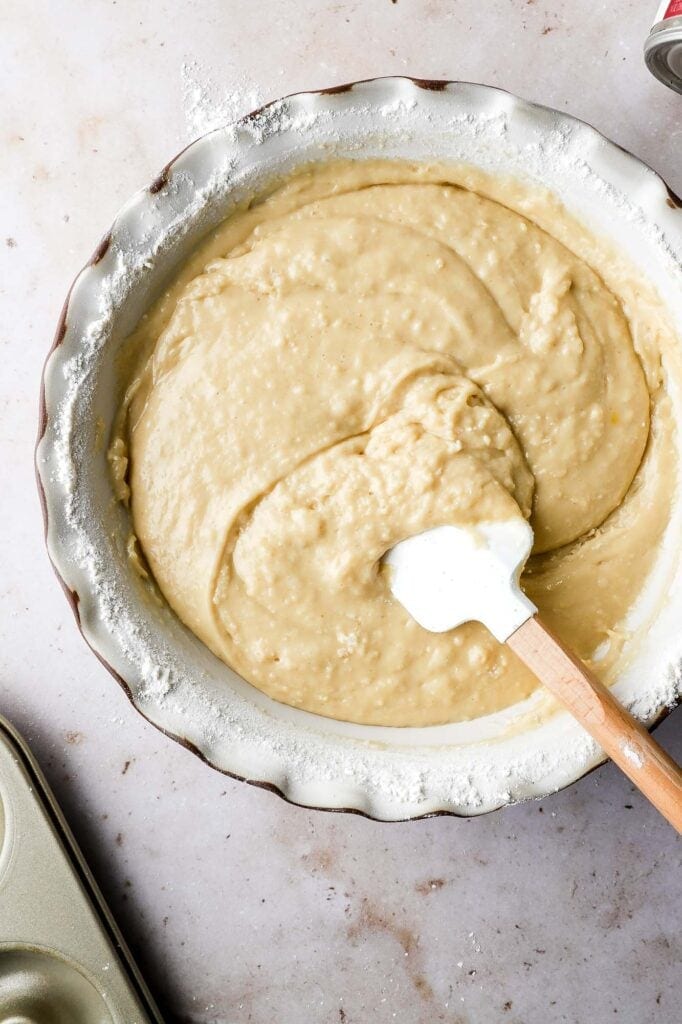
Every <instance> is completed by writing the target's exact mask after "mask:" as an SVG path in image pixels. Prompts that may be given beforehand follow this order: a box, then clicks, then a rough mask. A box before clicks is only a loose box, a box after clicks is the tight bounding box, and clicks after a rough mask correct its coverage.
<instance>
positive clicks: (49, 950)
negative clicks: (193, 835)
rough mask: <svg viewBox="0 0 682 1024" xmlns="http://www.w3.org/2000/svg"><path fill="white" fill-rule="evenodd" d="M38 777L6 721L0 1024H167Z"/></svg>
mask: <svg viewBox="0 0 682 1024" xmlns="http://www.w3.org/2000/svg"><path fill="white" fill-rule="evenodd" d="M161 1021H162V1018H161V1016H160V1014H159V1012H158V1010H157V1009H156V1007H155V1006H154V1002H153V1000H152V997H151V995H150V993H149V991H148V990H147V988H146V986H145V984H144V981H143V980H142V978H141V976H140V973H139V971H138V969H137V967H136V966H135V964H134V962H133V959H132V957H131V955H130V952H129V950H128V949H127V947H126V945H125V942H124V940H123V937H122V936H121V933H120V932H119V930H118V928H117V927H116V924H115V923H114V920H113V918H112V916H111V914H110V912H109V910H108V908H107V906H106V904H105V902H104V899H103V898H102V894H101V893H100V891H99V889H98V888H97V884H96V882H95V880H94V878H93V877H92V875H91V873H90V871H89V869H88V867H87V865H86V863H85V861H84V860H83V857H82V855H81V853H80V851H79V850H78V847H77V846H76V843H75V840H74V838H73V836H72V834H71V832H70V830H69V827H68V825H67V824H66V821H65V820H64V817H63V815H62V813H61V811H60V810H59V807H58V806H57V804H56V802H55V799H54V797H53V795H52V793H51V792H50V790H49V788H48V785H47V783H46V781H45V778H44V776H43V775H42V772H41V771H40V768H39V767H38V765H37V764H36V761H35V759H34V758H33V757H32V755H31V754H30V752H29V750H28V749H27V747H26V745H25V743H24V742H23V740H22V739H21V737H20V736H19V735H18V734H17V733H16V732H15V730H14V729H13V728H12V726H11V725H10V724H9V722H7V721H6V720H5V719H3V718H2V717H0V1024H152V1022H155V1024H161Z"/></svg>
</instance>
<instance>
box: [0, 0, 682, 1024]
mask: <svg viewBox="0 0 682 1024" xmlns="http://www.w3.org/2000/svg"><path fill="white" fill-rule="evenodd" d="M655 8H656V0H619V2H618V3H615V2H608V3H607V2H599V0H565V2H560V0H486V2H481V0H397V2H392V0H355V2H352V0H347V2H343V0H336V2H331V0H270V2H267V0H195V2H191V0H175V2H165V3H164V2H160V0H156V2H153V3H152V2H150V0H135V2H133V0H118V2H117V0H111V2H108V0H96V2H94V3H93V2H91V0H58V2H55V0H33V2H31V3H30V4H26V3H24V2H20V0H4V3H3V27H2V32H1V33H0V76H1V78H2V92H1V95H2V99H1V100H0V104H1V107H0V109H1V111H2V116H1V117H0V140H1V145H0V163H1V165H2V183H3V188H2V194H1V197H0V208H1V210H2V228H1V231H0V308H1V310H2V313H1V315H0V346H1V352H2V372H1V374H0V392H1V402H2V405H1V413H0V415H1V416H2V425H1V427H0V460H1V465H2V487H1V488H0V507H1V509H2V513H1V514H2V520H1V528H0V559H1V561H0V709H1V710H2V711H3V712H4V713H5V714H6V715H7V716H8V717H9V718H10V719H11V720H12V721H13V722H14V723H15V724H16V725H17V726H18V727H19V728H20V729H21V730H23V732H24V734H25V735H26V737H27V738H28V739H29V740H30V742H31V744H32V745H33V748H34V750H35V752H36V754H37V756H38V757H39V759H40V761H41V763H42V765H43V767H44V769H45V771H46V772H47V775H48V777H49V779H50V782H51V783H52V785H53V786H54V789H55V790H56V793H57V795H58V797H59V799H60V800H61V802H62V804H63V807H64V810H65V812H66V814H67V816H68V818H69V821H70V822H71V824H72V826H73V829H74V831H75V833H76V835H77V837H78V839H79V840H80V842H81V843H82V846H83V849H84V851H85V853H86V856H87V857H88V859H89V861H90V863H91V865H92V867H93V869H94V871H95V874H96V876H97V878H98V880H99V882H100V884H101V886H102V888H103V890H104V891H105V893H106V895H107V897H108V899H109V900H110V902H111V905H112V908H113V910H114V912H115V914H116V916H117V918H118V920H119V922H120V924H121V926H122V928H123V930H124V932H125V934H126V936H127V937H128V939H129V941H130V944H131V946H132V948H133V950H134V951H135V953H136V955H137V957H138V958H139V961H140V964H141V966H142V968H143V970H144V972H145V974H146V976H147V977H148V979H149V982H150V984H151V985H152V987H153V989H154V991H155V993H156V994H157V995H158V997H159V1000H160V1002H161V1003H162V1004H163V1006H164V1007H165V1008H166V1010H167V1016H168V1019H169V1020H171V1021H172V1020H175V1021H187V1022H191V1024H217V1022H220V1024H243V1022H246V1021H253V1022H255V1024H265V1022H272V1021H275V1022H277V1024H313V1022H321V1024H366V1022H369V1021H372V1022H373V1024H387V1022H391V1021H394V1020H397V1021H400V1022H401V1024H431V1022H434V1021H446V1022H451V1024H455V1022H457V1024H488V1022H491V1024H492V1022H499V1021H503V1022H507V1021H508V1022H510V1024H511V1022H515V1024H548V1022H549V1024H552V1022H555V1021H557V1022H558V1021H566V1022H571V1024H586V1022H588V1021H590V1022H591V1021H594V1022H596V1024H603V1022H606V1021H611V1020H616V1021H620V1022H622V1024H648V1022H657V1024H668V1022H673V1021H677V1020H679V1019H680V1009H679V1007H680V1000H681V999H682V986H681V983H680V971H679V967H680V928H679V920H680V897H681V895H682V872H681V871H680V853H681V849H682V848H681V846H680V844H679V841H677V840H676V839H675V837H674V835H673V834H672V831H671V829H670V828H668V827H667V826H666V825H665V823H664V822H663V821H662V820H660V819H659V818H658V816H657V815H656V813H655V812H654V811H653V810H652V809H651V808H650V807H649V806H647V805H646V804H645V803H644V801H643V800H642V799H641V798H640V797H639V796H638V794H636V793H633V792H632V789H631V787H630V786H629V784H628V783H627V782H626V781H625V780H624V778H622V777H621V776H620V775H619V774H618V773H617V772H616V771H615V770H614V769H613V768H612V767H610V766H609V767H605V768H602V769H601V770H599V771H597V772H596V773H594V774H592V775H590V776H589V777H588V778H587V779H584V780H583V781H582V782H580V783H578V784H577V785H576V786H574V787H573V788H571V789H570V790H568V791H566V792H564V793H561V794H558V795H557V796H555V797H553V798H552V799H548V800H545V801H544V802H543V803H541V804H529V805H525V806H521V807H516V808H512V809H510V810H507V811H505V812H503V813H496V814H493V815H491V816H488V817H486V818H482V819H478V820H473V821H460V820H456V819H447V818H441V819H433V820H429V821H425V822H420V823H413V824H409V823H408V824H399V825H382V824H376V823H373V822H371V821H365V820H363V819H361V818H358V817H351V816H334V815H325V814H321V813H313V812H308V811H305V810H301V809H298V808H295V807H290V806H287V805H286V804H285V803H283V802H282V801H281V800H279V799H278V798H277V797H275V796H273V795H271V794H269V793H267V792H262V791H260V790H257V789H253V788H251V787H249V786H246V785H243V784H239V783H236V782H232V781H230V780H229V779H226V778H223V777H221V776H220V775H218V774H217V773H216V772H214V771H212V770H211V769H209V768H207V767H206V766H204V765H203V764H202V763H201V762H200V761H199V760H197V759H196V758H195V757H193V756H192V755H191V754H190V753H188V752H187V751H185V750H184V749H182V748H181V747H180V746H178V745H176V744H175V743H173V742H171V741H170V740H166V739H165V738H164V737H163V736H162V735H161V734H160V733H158V732H157V731H156V730H154V729H153V728H152V727H151V726H149V725H147V724H146V723H145V722H144V721H143V720H142V719H141V718H140V717H139V716H138V715H137V713H136V712H135V711H134V710H133V709H132V708H131V706H130V705H129V704H128V701H127V700H126V698H125V696H124V694H123V692H122V691H121V690H120V689H119V688H118V687H117V686H116V684H115V683H114V682H113V680H112V679H111V678H110V677H109V676H108V674H107V673H106V672H105V671H104V669H103V668H102V667H101V666H100V665H99V663H98V662H97V661H96V660H95V659H94V657H93V656H92V655H91V654H90V653H89V652H88V650H87V649H86V647H85V645H84V644H83V642H82V640H81V639H80V637H79V635H78V633H77V631H76V629H75V626H74V623H73V620H72V617H71V612H70V610H69V608H68V606H67V604H66V601H65V600H64V598H63V596H62V594H61V592H60V590H59V588H58V585H57V583H56V581H55V579H54V577H53V575H52V572H51V569H50V567H49V565H48V562H47V558H46V556H45V553H44V550H43V543H42V524H41V518H40V511H39V506H38V500H37V496H36V489H35V485H34V479H33V467H32V449H33V443H34V437H35V432H36V423H37V395H38V381H39V376H40V370H41V366H42V362H43V359H44V356H45V353H46V350H47V348H48V346H49V343H50V339H51V335H52V332H53V329H54V325H55V323H56V320H57V317H58V314H59V308H60V305H61V302H62V300H63V298H64V295H65V293H66V290H67V288H68V285H69V283H70V281H71V279H72V277H73V276H74V275H75V273H76V272H77V270H78V269H79V268H80V266H81V265H82V264H83V262H84V261H85V259H86V258H87V256H88V255H89V254H90V252H91V251H92V250H93V248H94V246H95V244H96V242H97V240H98V238H99V237H100V235H101V234H102V233H103V231H104V230H105V229H106V228H107V226H108V224H109V222H110V221H111V219H112V217H113V216H114V214H115V212H116V210H117V208H118V207H119V205H121V204H122V203H123V201H124V200H126V199H127V197H128V196H129V195H130V193H131V192H133V191H134V190H135V189H137V188H140V187H141V186H143V185H145V184H146V183H147V182H148V181H149V180H150V179H151V178H152V176H153V175H154V174H155V173H156V171H157V170H158V169H159V168H160V167H161V165H162V164H164V163H165V162H166V160H167V159H168V158H169V157H170V156H172V155H173V154H174V153H175V152H176V151H177V150H178V149H180V148H181V147H182V146H183V145H184V144H185V142H186V141H188V140H189V138H191V137H192V136H193V135H195V134H197V133H198V132H199V131H201V130H203V129H204V128H206V127H210V124H211V122H212V120H214V119H215V118H217V119H218V120H220V119H221V118H225V117H229V116H232V115H236V114H240V113H242V112H244V111H246V110H247V109H249V108H251V107H253V106H255V105H257V104H258V103H259V102H261V101H263V100H266V99H271V98H274V97H276V96H278V95H281V94H283V93H286V92H291V91H294V90H297V89H315V88H318V87H322V86H326V85H331V84H334V83H337V82H345V81H348V80H352V79H356V78H365V77H369V76H373V75H377V74H396V73H397V74H400V73H408V74H414V75H417V76H422V77H449V78H462V79H469V80H473V81H481V82H487V83H491V84H494V85H499V86H503V87H505V88H507V89H510V90H512V91H514V92H517V93H519V94H521V95H522V96H525V97H527V98H529V99H533V100H537V101H539V102H541V103H545V104H548V105H550V106H555V107H558V108H559V109H565V110H568V111H570V112H571V113H573V114H576V115H578V116H579V117H582V118H585V119H586V120H588V121H591V122H592V123H593V124H595V125H596V126H597V127H598V128H600V129H601V130H602V131H604V132H605V133H606V134H608V135H610V136H611V137H612V138H613V139H615V140H616V141H617V142H619V143H621V144H622V145H624V146H625V147H627V148H629V149H631V150H633V151H634V152H635V153H637V154H638V155H640V156H642V157H643V158H645V159H646V160H648V161H649V162H650V163H651V164H653V166H654V167H655V168H656V169H657V170H659V171H660V172H662V173H663V174H664V175H665V176H666V177H667V178H668V180H669V183H670V184H671V186H672V187H673V188H674V189H676V190H677V191H682V160H681V159H680V157H681V155H682V154H681V140H682V132H681V128H682V97H680V96H677V95H675V94H673V93H672V92H669V91H667V90H666V89H665V88H664V87H663V86H661V85H659V84H658V83H657V82H656V81H655V80H654V79H653V78H651V77H650V75H649V74H648V72H647V71H646V69H645V67H644V64H643V62H642V59H641V48H642V44H643V42H644V38H645V36H646V34H647V31H648V23H649V21H650V20H651V18H652V17H653V14H654V11H655ZM681 715H682V713H678V714H676V715H673V716H672V717H671V718H669V719H668V720H667V721H666V723H665V724H664V725H663V726H662V727H661V729H660V731H659V733H658V735H659V737H660V739H661V741H662V742H663V743H664V744H666V745H667V746H668V747H669V749H671V750H673V751H675V752H676V754H677V756H678V758H680V757H682V742H681V739H680V722H681V721H682V717H681ZM1 912H2V911H1V908H0V913H1Z"/></svg>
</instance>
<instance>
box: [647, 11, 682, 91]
mask: <svg viewBox="0 0 682 1024" xmlns="http://www.w3.org/2000/svg"><path fill="white" fill-rule="evenodd" d="M644 59H645V61H646V64H647V67H648V68H649V71H651V73H652V74H653V75H655V76H656V78H658V80H659V81H660V82H663V84H664V85H667V86H669V87H670V88H671V89H674V90H675V92H679V93H682V0H663V3H662V4H661V5H660V7H659V8H658V13H657V14H656V20H655V22H654V24H653V27H652V29H651V33H650V35H649V38H648V39H647V41H646V43H645V44H644Z"/></svg>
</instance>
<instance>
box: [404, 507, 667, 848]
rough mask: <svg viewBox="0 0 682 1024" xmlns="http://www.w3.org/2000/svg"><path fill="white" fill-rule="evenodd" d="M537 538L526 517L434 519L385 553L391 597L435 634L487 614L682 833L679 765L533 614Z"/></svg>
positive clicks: (500, 636)
mask: <svg viewBox="0 0 682 1024" xmlns="http://www.w3.org/2000/svg"><path fill="white" fill-rule="evenodd" d="M532 545H533V531H532V530H531V528H530V526H529V525H528V523H526V522H525V520H523V519H522V518H520V517H519V518H517V519H509V520H505V521H503V522H489V523H481V524H479V525H477V526H475V527H474V526H471V527H458V526H438V527H436V528H435V529H432V530H427V531H425V532H424V533H420V534H417V535H416V536H414V537H409V538H408V539H407V540H404V541H401V542H400V543H399V544H396V545H395V547H393V548H391V550H390V551H389V552H388V553H387V554H386V555H385V556H384V563H385V564H387V565H388V566H389V586H390V588H391V591H392V592H393V595H394V597H396V598H397V599H398V601H400V603H401V604H403V605H404V606H405V608H406V609H407V611H408V612H409V613H410V615H412V617H413V618H414V619H416V621H417V622H418V623H419V624H420V625H421V626H423V627H424V629H428V630H429V631H430V632H432V633H445V632H447V631H448V630H450V629H454V628H455V626H459V625H461V623H463V622H470V621H472V620H473V621H477V622H482V623H483V624H484V625H485V626H487V627H488V629H489V630H490V632H491V633H492V634H493V636H494V637H495V638H496V639H497V640H499V641H500V642H501V643H506V644H508V645H509V647H511V649H512V650H513V651H514V653H515V654H516V655H517V657H519V658H520V659H521V661H523V662H524V663H525V664H526V665H527V666H528V668H529V669H530V670H531V671H532V672H533V673H534V674H535V675H536V676H537V677H538V679H539V680H540V682H541V683H543V684H544V685H545V686H546V687H547V689H549V690H551V692H552V693H553V694H554V695H555V697H557V698H558V699H559V700H560V701H561V702H562V703H563V704H564V705H565V706H566V707H567V708H568V710H569V711H570V712H571V713H572V714H573V715H574V716H575V718H577V720H578V721H579V722H580V724H581V725H582V726H583V727H584V728H585V729H586V730H587V731H588V732H589V733H590V735H591V736H593V737H594V739H595V740H596V741H597V742H598V743H599V744H600V746H601V747H603V749H604V751H605V752H606V753H607V754H608V755H609V757H611V758H612V759H613V760H614V761H615V762H616V764H617V765H618V766H619V767H620V768H621V769H622V770H623V771H624V772H625V774H626V775H627V776H628V778H630V779H631V780H632V782H634V784H635V785H636V786H637V787H638V788H639V789H640V790H641V792H642V793H643V794H644V795H645V796H646V797H647V798H648V799H649V800H650V801H651V803H652V804H653V805H654V807H656V808H657V809H658V810H659V811H660V812H661V814H662V815H663V816H664V817H665V818H667V819H668V821H669V822H670V824H671V825H673V827H674V828H676V829H677V831H678V832H680V833H682V770H681V769H680V768H679V766H678V765H677V764H676V763H675V762H674V761H673V760H672V758H671V757H669V756H668V754H666V752H665V751H664V750H663V749H662V747H660V746H659V745H658V743H656V741H655V740H654V739H653V738H652V737H651V736H650V735H649V733H648V732H647V731H646V729H645V728H644V726H643V725H642V724H641V723H640V722H638V721H637V720H636V719H635V718H633V716H632V715H631V714H630V712H629V711H627V710H626V709H625V708H624V707H622V705H621V704H619V703H618V701H617V700H616V698H615V697H614V696H613V695H612V693H611V692H610V690H608V689H607V688H606V687H605V686H604V685H603V684H602V683H601V682H599V680H598V679H597V678H596V677H595V676H594V675H592V673H591V672H590V671H589V670H588V669H587V667H586V666H585V665H584V664H583V663H582V662H581V661H580V659H579V658H577V657H576V656H575V655H574V654H572V653H571V652H570V651H569V650H567V648H566V647H564V645H563V644H562V643H561V641H560V640H559V639H558V638H557V637H556V636H554V634H553V633H552V632H550V630H549V629H548V628H547V626H545V625H543V623H542V622H541V621H540V619H539V618H538V616H537V608H536V607H535V605H534V604H533V603H532V602H531V601H529V600H528V598H527V597H526V596H525V594H524V593H523V592H522V590H521V587H520V585H519V578H520V575H521V570H522V569H523V566H524V564H525V562H526V559H527V558H528V556H529V554H530V551H531V548H532Z"/></svg>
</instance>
